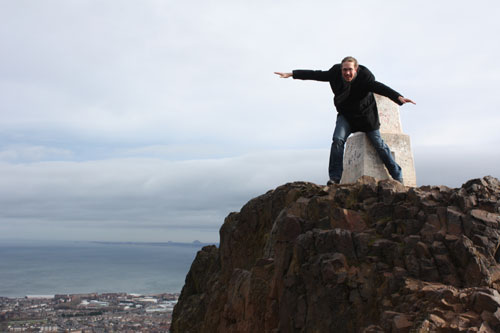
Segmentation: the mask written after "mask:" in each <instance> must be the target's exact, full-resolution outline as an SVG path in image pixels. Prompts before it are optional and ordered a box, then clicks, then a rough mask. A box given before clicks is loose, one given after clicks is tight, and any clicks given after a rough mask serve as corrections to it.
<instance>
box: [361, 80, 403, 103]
mask: <svg viewBox="0 0 500 333" xmlns="http://www.w3.org/2000/svg"><path fill="white" fill-rule="evenodd" d="M368 89H369V90H370V91H371V92H374V93H376V94H379V95H382V96H385V97H388V98H390V99H391V100H392V101H393V102H394V103H396V104H399V105H403V103H401V102H400V101H399V100H398V97H399V96H403V95H401V94H400V93H398V92H397V91H395V90H394V89H392V88H390V87H388V86H386V85H385V84H383V83H381V82H378V81H375V80H374V81H370V82H369V83H368Z"/></svg>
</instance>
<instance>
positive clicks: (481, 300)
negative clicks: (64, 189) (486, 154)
mask: <svg viewBox="0 0 500 333" xmlns="http://www.w3.org/2000/svg"><path fill="white" fill-rule="evenodd" d="M499 200H500V182H499V181H498V180H497V179H495V178H492V177H485V178H482V179H475V180H471V181H469V182H467V183H465V184H464V185H463V186H462V187H461V188H460V189H450V188H446V187H443V186H423V187H420V188H405V187H404V186H401V184H398V183H397V182H393V181H377V180H374V179H369V178H366V179H362V180H360V181H359V182H358V183H357V184H347V185H337V186H328V187H325V186H317V185H315V184H311V183H305V182H297V183H289V184H285V185H283V186H280V187H278V188H276V189H275V190H272V191H269V192H267V193H266V194H264V195H262V196H259V197H257V198H254V199H252V200H250V201H249V202H248V203H247V204H246V205H245V206H244V207H242V209H241V211H240V212H238V213H231V214H229V216H228V217H227V218H226V220H225V222H224V224H223V225H222V227H221V230H220V237H221V239H220V247H219V248H218V249H217V248H216V247H215V246H212V247H207V248H204V249H202V251H200V252H199V253H198V255H197V257H196V258H195V260H194V262H193V265H192V267H191V269H190V271H189V273H188V275H187V277H186V284H185V286H184V288H183V290H182V293H181V296H180V299H179V302H178V303H177V305H176V307H175V310H174V313H173V318H172V326H171V330H172V332H259V331H265V332H340V333H342V332H365V333H368V332H391V331H392V332H409V331H412V332H422V333H423V332H480V331H482V332H490V331H497V332H500V295H499V294H498V290H499V289H500V265H499V264H498V262H499V261H500V251H498V248H499V244H500V221H499V215H498V214H499V213H500V203H499Z"/></svg>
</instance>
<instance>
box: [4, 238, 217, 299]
mask: <svg viewBox="0 0 500 333" xmlns="http://www.w3.org/2000/svg"><path fill="white" fill-rule="evenodd" d="M206 245H211V244H208V243H201V242H197V241H195V242H193V243H177V242H152V243H143V242H103V241H45V240H43V241H42V240H36V241H28V240H0V258H1V260H0V297H10V298H19V297H25V296H27V295H56V294H84V293H112V292H125V293H128V294H132V293H136V294H145V295H150V294H159V293H178V292H180V291H181V289H182V286H183V285H184V281H185V278H186V274H187V273H188V271H189V268H190V266H191V263H192V262H193V259H194V258H195V256H196V253H197V252H198V251H199V250H200V249H201V248H202V247H203V246H206ZM215 245H217V244H215Z"/></svg>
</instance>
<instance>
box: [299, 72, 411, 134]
mask: <svg viewBox="0 0 500 333" xmlns="http://www.w3.org/2000/svg"><path fill="white" fill-rule="evenodd" d="M293 78H294V79H300V80H315V81H324V82H330V86H331V88H332V91H333V93H334V94H335V97H334V99H333V101H334V104H335V107H336V108H337V111H338V112H339V113H340V114H342V115H343V116H344V117H345V118H346V119H347V121H348V122H349V125H351V130H352V131H353V132H359V131H362V132H370V131H373V130H377V129H379V128H380V120H379V116H378V110H377V104H376V103H375V98H374V97H373V93H376V94H379V95H382V96H386V97H388V98H390V99H391V100H393V101H394V102H395V103H397V104H399V105H402V103H401V102H400V101H399V100H398V97H399V96H402V95H401V94H400V93H398V92H397V91H394V90H393V89H391V88H389V87H388V86H386V85H384V84H383V83H380V82H377V81H375V76H374V75H373V74H372V72H370V70H369V69H368V68H366V67H364V66H362V65H359V67H358V71H357V75H356V77H355V78H354V80H352V81H351V82H350V83H349V82H346V81H345V80H344V79H343V78H342V71H341V66H340V64H337V65H334V66H333V67H332V68H330V70H328V71H312V70H294V71H293Z"/></svg>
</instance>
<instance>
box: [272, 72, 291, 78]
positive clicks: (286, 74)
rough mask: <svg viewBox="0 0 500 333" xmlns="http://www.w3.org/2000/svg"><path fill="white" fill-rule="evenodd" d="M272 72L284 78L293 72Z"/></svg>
mask: <svg viewBox="0 0 500 333" xmlns="http://www.w3.org/2000/svg"><path fill="white" fill-rule="evenodd" d="M274 74H277V75H279V76H280V78H282V79H286V78H289V77H291V76H293V73H283V72H274Z"/></svg>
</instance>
